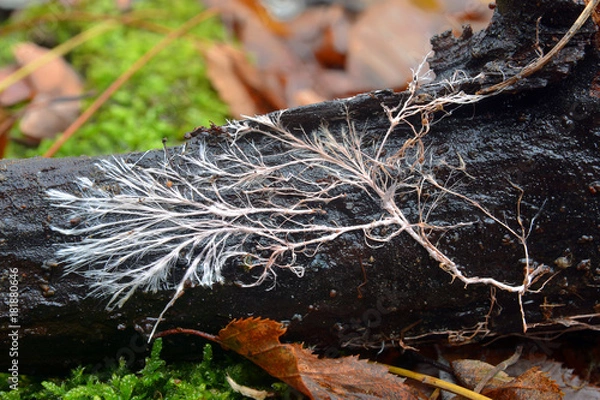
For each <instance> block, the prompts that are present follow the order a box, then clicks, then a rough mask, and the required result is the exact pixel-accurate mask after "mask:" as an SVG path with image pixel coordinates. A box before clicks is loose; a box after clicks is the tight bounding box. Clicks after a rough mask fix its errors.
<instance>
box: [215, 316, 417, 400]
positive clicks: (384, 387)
mask: <svg viewBox="0 0 600 400" xmlns="http://www.w3.org/2000/svg"><path fill="white" fill-rule="evenodd" d="M285 331H286V329H285V328H284V327H283V326H282V325H281V323H279V322H276V321H272V320H268V319H261V318H247V319H242V320H234V321H232V322H230V323H229V325H227V327H225V328H224V329H222V330H221V331H220V332H219V335H218V338H219V340H220V341H221V345H222V346H223V347H224V348H225V349H230V350H234V351H235V352H237V353H239V354H241V355H242V356H244V357H246V358H248V359H249V360H251V361H252V362H254V363H255V364H257V365H258V366H260V367H261V368H263V369H264V370H265V371H267V372H268V373H269V374H270V375H272V376H274V377H276V378H278V379H281V380H282V381H284V382H286V383H287V384H289V385H290V386H292V387H294V388H296V389H297V390H299V391H300V392H302V393H304V394H305V395H307V396H309V397H310V398H311V399H331V398H344V399H420V398H422V397H421V395H420V394H419V393H418V392H417V391H416V390H415V389H413V388H411V387H409V386H407V385H405V384H404V383H402V381H401V380H399V379H398V378H396V377H394V376H393V375H391V374H389V373H388V371H387V368H385V367H384V366H381V365H377V364H370V363H368V362H366V361H361V360H358V358H356V357H344V358H339V359H326V358H323V359H319V358H318V357H317V356H315V355H314V354H312V353H311V352H310V351H309V350H307V349H304V348H302V346H301V345H299V344H281V342H280V341H279V337H280V336H281V335H283V334H284V333H285Z"/></svg>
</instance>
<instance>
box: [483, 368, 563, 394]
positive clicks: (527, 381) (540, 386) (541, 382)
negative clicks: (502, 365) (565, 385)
mask: <svg viewBox="0 0 600 400" xmlns="http://www.w3.org/2000/svg"><path fill="white" fill-rule="evenodd" d="M482 394H483V395H485V396H488V397H491V398H493V399H496V400H560V399H562V398H563V393H562V392H561V390H560V388H559V387H558V385H557V384H556V382H555V381H553V380H552V379H550V378H549V377H548V375H546V374H545V373H543V372H542V371H540V369H539V368H537V367H534V368H531V369H529V370H527V371H525V372H524V373H523V374H521V375H519V376H518V377H517V378H515V379H514V380H513V381H512V382H508V383H506V384H504V385H502V386H500V387H497V388H495V389H492V390H483V391H482Z"/></svg>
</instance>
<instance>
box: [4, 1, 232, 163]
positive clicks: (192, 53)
mask: <svg viewBox="0 0 600 400" xmlns="http://www.w3.org/2000/svg"><path fill="white" fill-rule="evenodd" d="M202 11H203V8H202V6H201V4H200V2H198V1H193V0H186V1H169V0H144V1H137V2H132V3H131V8H130V9H128V10H126V11H124V10H120V9H119V8H118V7H117V6H116V4H115V1H114V0H83V1H78V2H76V3H74V5H69V6H67V5H64V4H63V3H62V2H57V1H52V2H49V3H46V4H40V5H32V6H29V7H27V8H25V9H23V10H20V11H18V12H16V13H13V14H12V16H11V17H10V18H9V19H7V20H6V21H4V23H3V24H2V25H0V40H2V43H3V46H0V63H2V65H6V64H9V63H11V62H13V54H12V48H13V46H14V45H16V44H17V43H20V42H26V41H29V42H35V43H37V44H40V45H42V46H44V47H48V48H52V47H55V46H56V45H58V44H60V43H63V42H65V41H66V40H68V39H69V38H72V37H73V36H74V35H76V34H78V33H80V32H82V31H85V30H87V29H90V28H91V27H92V26H94V25H97V24H99V23H100V22H101V21H102V20H107V19H111V18H114V19H115V20H116V21H117V23H118V26H117V27H116V28H114V29H110V30H108V31H106V32H104V33H102V34H100V35H98V36H96V37H93V38H91V39H90V40H87V41H85V42H84V43H83V44H82V45H80V46H77V47H76V48H75V49H73V50H72V51H71V52H69V53H68V54H67V56H66V60H67V61H68V62H69V63H70V64H71V65H72V66H73V68H74V69H75V70H76V71H77V72H78V73H79V74H80V75H81V76H82V78H83V81H84V96H83V104H82V105H83V109H86V108H87V107H88V106H89V104H90V103H91V102H92V101H93V100H94V98H95V97H96V96H97V95H98V94H99V93H101V92H102V91H104V90H105V89H106V88H107V87H108V86H109V85H110V84H111V83H113V82H114V81H115V80H116V79H117V78H118V77H119V75H121V74H122V73H123V72H125V71H126V70H127V68H129V67H130V66H131V65H132V64H133V63H134V62H135V61H136V60H138V59H139V58H140V57H141V56H142V55H143V54H144V53H146V52H147V51H148V50H149V49H151V48H152V47H153V46H154V45H155V44H156V43H157V42H159V41H160V40H161V39H162V38H163V37H165V36H166V34H167V33H168V32H169V31H170V30H172V29H175V28H177V27H178V26H180V25H182V24H183V23H184V22H185V21H186V20H188V19H190V18H192V17H193V16H195V15H197V14H198V13H200V12H202ZM224 34H225V33H224V29H223V27H222V24H221V23H220V21H219V20H218V17H216V16H213V17H210V18H208V19H206V20H205V21H203V22H201V23H200V24H198V25H197V26H196V27H195V28H194V29H192V30H191V31H190V32H189V33H188V34H187V35H185V36H183V37H181V38H179V39H177V40H175V41H174V42H172V43H171V44H170V45H169V46H168V47H167V48H166V49H165V50H163V51H162V52H160V53H159V54H158V55H157V56H156V57H155V58H153V59H152V60H151V61H150V62H148V63H147V64H146V65H144V66H143V68H141V69H140V70H139V71H138V72H136V73H135V74H134V75H133V76H132V77H131V79H129V80H128V81H127V82H126V83H125V85H124V86H123V87H122V88H121V89H119V90H118V91H117V92H116V93H115V94H114V95H113V96H112V97H111V98H110V99H109V100H108V102H107V103H106V104H104V105H103V106H102V107H101V108H100V109H99V111H97V112H96V113H95V114H94V115H93V117H92V118H91V120H90V121H88V122H87V123H86V124H84V125H83V127H82V128H80V129H79V130H78V132H77V134H76V135H75V136H74V137H72V138H71V139H70V140H69V141H67V142H66V143H65V144H64V145H63V146H62V147H61V149H60V150H59V151H58V153H57V154H56V155H57V156H70V155H88V156H94V155H100V154H110V153H122V152H131V151H144V150H148V149H152V148H159V147H161V146H162V140H163V138H166V139H168V143H169V145H174V144H176V143H178V142H180V141H181V140H182V139H183V135H184V133H185V132H187V131H190V130H192V129H193V128H194V127H196V126H199V125H208V124H209V123H210V122H211V121H212V122H214V123H216V124H222V123H224V122H225V119H226V117H227V115H228V109H227V106H226V105H225V104H224V103H223V102H222V101H221V100H220V99H219V97H218V95H217V94H216V93H215V91H214V90H213V88H212V87H211V84H210V82H209V80H208V79H207V77H206V64H205V62H204V61H203V58H202V55H201V52H202V50H203V49H204V48H205V47H206V46H208V45H209V44H210V43H212V42H215V41H219V40H222V39H223V37H224ZM17 107H22V105H18V106H15V107H13V109H12V110H9V111H13V112H16V111H17ZM10 135H11V137H13V138H19V136H20V131H19V128H18V124H15V125H14V126H13V128H12V130H11V132H10ZM51 144H52V141H51V140H43V141H42V142H41V144H40V145H39V146H38V147H35V148H32V147H27V146H23V145H21V144H18V143H15V142H14V141H11V142H10V143H9V144H8V146H7V148H6V152H5V157H7V158H23V157H32V156H36V155H41V154H43V153H44V152H45V151H46V150H47V149H48V148H49V147H50V145H51Z"/></svg>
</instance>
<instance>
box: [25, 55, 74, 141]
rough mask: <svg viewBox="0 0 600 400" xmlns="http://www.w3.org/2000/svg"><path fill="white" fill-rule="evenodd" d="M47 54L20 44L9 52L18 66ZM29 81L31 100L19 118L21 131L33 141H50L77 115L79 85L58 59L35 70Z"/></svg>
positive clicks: (67, 66)
mask: <svg viewBox="0 0 600 400" xmlns="http://www.w3.org/2000/svg"><path fill="white" fill-rule="evenodd" d="M49 51H50V50H48V49H45V48H43V47H40V46H37V45H36V44H33V43H22V44H20V45H18V46H16V47H15V49H14V51H13V52H14V56H15V58H16V60H17V62H18V63H19V65H20V66H25V65H27V64H29V63H32V62H34V61H35V60H37V59H39V58H40V57H42V56H44V55H45V54H47V53H48V52H49ZM29 82H30V83H31V85H32V88H33V91H34V95H35V97H34V99H33V101H32V102H31V103H30V104H29V105H28V107H27V109H26V111H25V114H24V115H23V118H22V119H21V124H20V128H21V131H22V132H23V134H25V135H26V136H28V137H30V138H34V139H43V138H51V137H53V136H55V135H56V134H57V133H59V132H61V131H63V130H64V129H66V128H67V127H68V126H69V125H70V124H71V123H72V122H73V121H74V120H75V119H76V118H77V116H78V115H79V111H80V108H81V104H80V100H79V98H80V97H81V95H82V93H83V84H82V82H81V79H80V78H79V76H78V75H77V73H76V72H75V71H74V70H73V69H72V68H71V66H70V65H69V64H68V63H67V62H66V61H65V60H64V59H62V58H54V59H53V60H52V61H50V62H48V63H47V64H45V65H43V66H42V67H40V68H38V69H36V70H35V71H34V72H33V73H32V74H31V75H30V76H29Z"/></svg>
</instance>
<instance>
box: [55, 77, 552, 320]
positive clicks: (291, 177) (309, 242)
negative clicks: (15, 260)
mask: <svg viewBox="0 0 600 400" xmlns="http://www.w3.org/2000/svg"><path fill="white" fill-rule="evenodd" d="M459 78H460V77H459V76H457V78H456V79H457V80H456V81H453V82H447V94H446V95H444V96H442V97H438V98H432V99H423V98H420V97H419V96H418V95H417V89H418V82H419V78H418V73H417V74H416V78H415V80H414V81H413V83H412V84H411V85H410V88H409V89H410V90H409V95H408V97H407V98H406V99H405V100H404V101H403V102H402V103H401V104H399V105H397V106H396V107H393V108H389V107H384V111H385V113H386V115H387V117H388V119H389V123H390V125H389V129H388V130H387V132H386V133H385V134H384V135H383V137H381V138H380V139H379V140H376V141H375V143H372V140H373V138H372V136H371V137H370V141H371V142H369V144H367V141H366V140H365V138H366V135H367V133H368V132H359V131H358V130H357V129H356V128H355V126H354V125H353V123H352V121H350V120H348V121H347V122H348V123H347V124H346V127H345V129H340V130H336V131H335V132H332V131H330V130H328V129H327V128H322V129H319V130H317V131H315V132H312V133H292V132H290V131H289V130H287V129H286V128H285V127H284V126H282V124H281V123H280V121H279V120H278V118H277V117H273V116H268V115H263V116H258V117H254V118H249V119H247V120H245V121H239V122H233V123H231V124H230V125H229V129H230V131H231V132H232V136H231V138H230V139H228V140H223V141H222V142H221V143H220V144H219V145H218V146H217V145H213V146H207V145H206V143H204V142H202V140H201V139H200V143H199V147H198V150H197V151H194V152H189V151H187V150H185V149H184V150H182V152H181V153H177V154H174V155H172V156H171V157H169V158H168V159H166V160H165V162H164V163H163V165H160V166H156V167H142V166H140V165H138V164H136V163H129V162H125V161H124V160H122V159H119V158H114V159H112V160H105V161H102V162H100V163H99V164H98V168H99V169H100V171H101V172H102V173H103V174H104V175H105V178H106V181H107V182H111V184H110V187H109V188H106V187H101V186H97V185H96V184H95V183H94V182H93V181H91V180H90V179H89V178H80V179H79V182H78V183H79V186H80V189H81V194H80V195H74V194H70V193H65V192H62V191H57V190H50V191H49V192H48V196H49V197H50V200H51V201H52V202H53V204H54V205H56V206H57V207H60V208H64V209H66V210H68V211H70V213H71V214H72V216H71V217H73V216H75V217H77V218H79V219H81V220H82V223H81V224H80V225H78V226H75V227H71V228H58V227H55V228H54V229H55V230H56V231H59V232H60V233H62V234H65V235H73V236H78V237H81V238H83V239H82V240H81V241H79V242H74V243H71V244H65V245H63V246H61V247H60V249H59V250H58V251H57V257H58V258H59V259H60V260H62V261H64V262H65V263H66V264H67V265H68V271H70V272H73V271H77V272H82V273H83V274H84V275H85V276H87V277H88V278H89V279H90V282H92V283H91V284H92V286H93V292H92V293H94V294H108V295H109V296H110V301H109V307H114V306H115V305H117V306H122V305H123V304H124V303H125V302H126V301H127V299H129V298H130V296H131V295H132V294H133V293H134V292H135V291H136V290H138V289H142V290H145V291H157V290H159V289H161V288H169V287H171V286H174V288H175V294H174V296H173V299H172V300H171V302H169V304H168V305H167V307H165V310H164V311H166V309H168V308H169V307H170V306H171V305H172V304H173V302H174V301H175V299H177V298H178V297H179V296H180V295H181V294H182V293H183V291H184V289H185V287H186V285H188V284H191V285H195V284H199V285H203V286H211V285H213V284H215V283H220V282H223V280H224V278H223V274H222V273H223V270H224V268H225V267H226V266H227V265H230V264H235V263H237V264H238V265H243V266H244V267H245V268H247V269H248V270H249V273H250V274H252V275H253V276H252V277H251V279H249V280H247V281H245V282H242V283H241V284H242V285H246V286H249V285H258V284H261V283H262V282H264V281H265V280H266V279H267V278H272V279H273V282H274V278H275V277H276V275H277V271H278V270H280V269H288V270H290V271H292V272H293V273H295V274H296V275H297V276H299V277H301V276H302V275H303V274H304V272H305V268H306V267H305V265H304V264H302V263H298V262H297V257H298V256H300V255H303V256H306V257H311V256H313V255H314V254H315V253H316V252H318V251H319V248H320V246H322V245H325V244H328V243H331V242H332V241H334V240H335V239H336V238H338V237H339V236H341V235H345V234H348V233H359V234H361V235H362V236H363V238H364V240H365V241H366V242H367V244H368V245H371V246H376V245H381V244H384V243H386V242H389V241H390V240H391V239H392V238H394V237H396V236H398V235H400V234H405V235H408V236H410V237H411V238H412V239H413V240H415V241H416V242H417V243H418V244H419V245H421V246H422V247H423V248H424V249H426V250H427V252H428V253H429V255H430V256H431V257H432V258H433V259H434V260H436V261H437V262H439V263H440V266H441V267H442V268H443V269H444V270H446V271H447V272H448V273H449V274H451V275H452V277H453V278H457V279H459V280H461V281H463V282H464V283H465V285H469V284H475V283H478V284H487V285H491V286H493V287H497V288H499V289H502V290H506V291H509V292H515V293H518V295H519V300H520V299H521V296H522V295H523V294H524V293H525V292H526V291H527V290H528V289H529V287H530V286H531V285H532V284H533V282H535V280H536V279H538V277H539V275H540V274H541V273H542V272H543V271H544V270H543V269H541V267H538V268H537V269H535V268H532V267H531V266H530V265H527V266H526V268H525V273H524V279H523V282H522V283H521V284H518V285H513V284H509V283H505V282H502V281H498V280H496V279H494V278H492V277H470V276H466V275H465V274H464V273H463V271H462V269H461V268H460V267H459V266H458V265H457V264H456V263H455V262H454V261H453V260H452V259H451V257H450V256H449V255H447V254H445V253H444V252H442V251H441V250H440V249H439V248H438V247H437V246H436V245H435V244H433V243H431V242H430V240H429V236H428V233H430V232H432V231H446V230H449V229H452V228H456V227H459V226H464V225H468V224H471V223H473V222H474V221H464V222H462V223H458V224H454V225H451V226H448V225H445V226H436V225H435V224H433V223H431V222H430V221H429V220H428V216H429V215H430V214H431V212H432V211H433V209H434V208H435V207H437V206H438V204H439V203H440V202H441V201H442V200H443V199H444V197H454V198H456V199H458V200H460V201H463V202H464V203H465V204H468V205H469V206H471V207H472V208H473V209H474V210H476V211H478V212H479V213H480V214H483V215H485V216H487V217H489V218H492V219H493V220H494V221H496V222H497V223H499V224H500V225H501V226H502V227H504V228H505V229H506V230H507V232H508V233H509V234H511V235H512V236H514V237H516V238H517V239H518V240H519V242H520V243H521V245H522V246H523V249H524V252H525V259H526V260H529V257H528V255H527V245H526V241H525V239H526V232H525V230H524V229H521V231H520V232H517V231H515V230H513V229H511V228H510V227H509V226H508V225H507V224H506V223H505V222H503V221H501V220H499V219H498V218H496V217H494V216H493V215H492V214H491V213H490V212H488V211H487V210H486V209H485V207H484V206H482V205H480V204H479V203H477V202H475V201H474V200H471V199H469V198H468V197H466V196H465V195H463V194H461V193H459V192H458V191H457V190H456V189H455V188H452V187H447V185H445V183H444V182H439V181H438V179H437V178H436V176H435V175H434V173H433V172H432V168H431V167H432V166H433V165H435V164H436V162H437V163H438V164H441V163H443V161H435V160H434V158H433V156H432V155H430V154H428V152H427V150H426V149H425V147H424V146H423V143H422V141H421V139H422V138H423V137H424V136H425V135H426V134H427V133H428V132H429V129H430V127H431V124H432V123H433V119H434V116H435V114H436V113H439V112H440V111H444V107H449V106H452V105H457V104H468V103H475V102H477V101H480V100H481V99H482V98H484V96H476V95H466V94H464V93H462V92H458V91H457V90H456V89H455V88H456V87H457V86H458V83H460V82H459ZM461 79H464V78H461ZM415 117H416V121H417V122H415ZM399 125H406V126H409V127H410V128H411V129H412V132H413V134H414V135H413V137H410V138H408V140H406V141H405V142H404V143H402V144H401V145H399V146H396V148H393V146H394V145H392V144H390V138H391V136H392V134H393V132H394V130H395V129H396V128H397V127H398V126H399ZM393 142H394V143H398V141H393ZM461 163H462V159H461ZM464 167H465V166H464V164H461V165H458V166H456V167H454V170H455V171H457V173H458V171H459V170H463V169H464ZM425 186H427V188H428V191H429V192H430V193H429V200H425V199H423V198H422V193H423V191H424V187H425ZM350 192H352V193H363V194H364V196H365V198H367V199H370V200H371V201H372V202H373V205H374V207H378V208H379V210H380V212H379V216H378V218H376V219H375V220H361V219H360V217H359V216H357V218H356V219H354V220H353V223H352V224H347V225H344V222H345V221H346V220H347V219H343V218H342V219H340V218H338V216H337V215H336V214H335V213H332V211H331V210H329V209H328V207H327V206H328V204H329V203H331V202H334V201H343V199H344V198H345V196H346V193H350ZM403 196H412V198H414V199H416V201H415V203H416V204H418V205H419V206H418V207H419V209H418V210H414V213H411V215H407V214H406V212H405V211H403V204H402V201H401V200H400V199H401V198H402V197H403ZM521 228H523V227H521ZM255 271H258V273H256V272H255ZM170 282H175V283H174V284H171V283H170ZM164 311H163V314H164ZM522 312H523V310H522ZM161 317H162V314H161ZM159 320H160V318H159ZM523 322H524V324H525V321H524V314H523Z"/></svg>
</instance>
